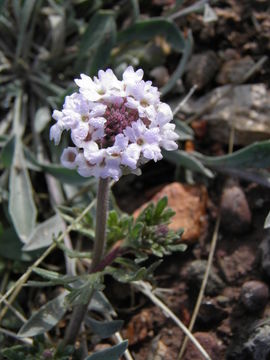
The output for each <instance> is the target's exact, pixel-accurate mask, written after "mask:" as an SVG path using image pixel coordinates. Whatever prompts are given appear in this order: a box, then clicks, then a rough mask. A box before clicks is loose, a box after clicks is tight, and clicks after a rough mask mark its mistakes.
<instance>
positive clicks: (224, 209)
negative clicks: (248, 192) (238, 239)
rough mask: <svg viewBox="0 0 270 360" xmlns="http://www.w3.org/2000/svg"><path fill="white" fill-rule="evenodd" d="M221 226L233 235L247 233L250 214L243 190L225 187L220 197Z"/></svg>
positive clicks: (235, 186) (236, 187)
mask: <svg viewBox="0 0 270 360" xmlns="http://www.w3.org/2000/svg"><path fill="white" fill-rule="evenodd" d="M220 211H221V225H222V226H223V228H225V229H226V231H229V232H232V233H234V234H243V233H245V232H247V231H248V230H249V228H250V224H251V212H250V209H249V205H248V202H247V199H246V196H245V194H244V192H243V190H242V189H241V188H240V186H238V185H236V184H235V185H232V186H227V187H225V189H224V190H223V193H222V196H221V205H220Z"/></svg>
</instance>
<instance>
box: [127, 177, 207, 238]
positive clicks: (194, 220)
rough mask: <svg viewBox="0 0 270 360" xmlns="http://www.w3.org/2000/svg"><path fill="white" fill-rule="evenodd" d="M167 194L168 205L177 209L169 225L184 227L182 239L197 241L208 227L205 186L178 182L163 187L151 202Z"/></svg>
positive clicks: (142, 207) (173, 228)
mask: <svg viewBox="0 0 270 360" xmlns="http://www.w3.org/2000/svg"><path fill="white" fill-rule="evenodd" d="M164 196H167V198H168V206H169V207H170V208H172V210H174V211H175V215H174V216H173V217H172V222H171V224H170V225H169V227H170V229H172V230H175V231H177V230H179V229H180V228H183V229H184V233H183V235H182V237H181V239H182V240H183V241H184V242H187V243H194V242H196V241H197V240H198V239H199V238H200V236H202V235H203V234H204V233H205V231H206V228H207V218H206V205H207V190H206V188H205V187H204V186H198V185H183V184H180V183H178V182H174V183H171V184H169V185H167V186H165V187H163V188H162V189H161V190H160V191H159V192H158V193H157V194H156V195H155V196H154V197H153V198H152V199H151V201H150V202H154V203H156V202H157V201H158V200H159V199H161V198H162V197H164ZM148 204H149V202H147V203H146V204H144V205H143V206H141V207H140V208H139V209H137V210H136V211H135V213H134V214H133V215H134V217H135V218H136V217H137V216H138V215H139V213H140V212H141V211H142V210H143V209H144V208H145V207H146V206H147V205H148Z"/></svg>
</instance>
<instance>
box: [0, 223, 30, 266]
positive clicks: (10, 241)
mask: <svg viewBox="0 0 270 360" xmlns="http://www.w3.org/2000/svg"><path fill="white" fill-rule="evenodd" d="M22 247H23V243H22V242H21V241H20V239H19V237H18V235H17V233H16V232H15V230H14V229H13V228H8V229H5V230H4V231H3V233H2V234H1V236H0V256H2V257H3V258H6V259H10V260H19V261H26V262H28V261H33V254H30V253H25V252H23V251H22Z"/></svg>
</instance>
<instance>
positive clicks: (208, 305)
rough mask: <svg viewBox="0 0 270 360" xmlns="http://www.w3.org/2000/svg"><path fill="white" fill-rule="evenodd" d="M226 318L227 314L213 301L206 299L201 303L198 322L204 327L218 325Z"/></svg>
mask: <svg viewBox="0 0 270 360" xmlns="http://www.w3.org/2000/svg"><path fill="white" fill-rule="evenodd" d="M226 316H227V312H226V311H225V310H224V309H222V308H221V307H220V306H219V305H218V303H217V301H216V300H215V299H211V298H206V299H204V300H203V301H202V303H201V306H200V311H199V314H198V320H199V321H200V322H201V323H203V324H204V325H206V326H210V325H211V324H218V323H219V322H220V321H221V320H223V319H224V318H225V317H226Z"/></svg>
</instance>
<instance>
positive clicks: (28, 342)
mask: <svg viewBox="0 0 270 360" xmlns="http://www.w3.org/2000/svg"><path fill="white" fill-rule="evenodd" d="M0 333H2V334H5V335H7V336H10V337H12V338H14V339H16V340H19V341H21V342H23V343H25V344H26V345H33V340H32V339H30V338H21V337H19V336H17V334H16V333H14V332H12V331H9V330H6V329H3V328H0Z"/></svg>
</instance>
